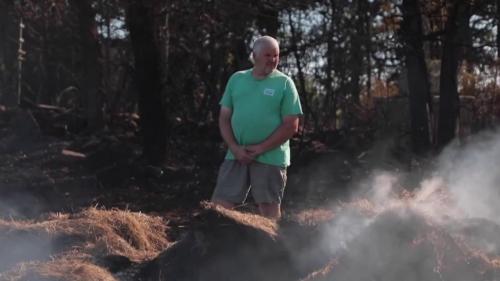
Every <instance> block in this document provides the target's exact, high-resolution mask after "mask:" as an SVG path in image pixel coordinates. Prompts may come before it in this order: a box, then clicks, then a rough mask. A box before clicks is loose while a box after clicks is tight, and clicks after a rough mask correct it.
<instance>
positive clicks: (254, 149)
mask: <svg viewBox="0 0 500 281" xmlns="http://www.w3.org/2000/svg"><path fill="white" fill-rule="evenodd" d="M298 130H299V116H298V115H288V116H285V117H284V118H283V123H281V125H280V126H279V127H278V129H276V131H274V132H273V133H272V134H271V135H270V136H269V137H268V138H267V139H265V140H264V141H263V142H261V143H258V144H254V145H250V146H248V147H247V148H246V149H247V150H248V151H249V152H250V155H251V156H252V157H257V156H258V155H259V154H262V153H264V152H266V151H269V150H271V149H273V148H275V147H278V146H280V145H282V144H283V143H284V142H286V141H287V140H289V139H290V138H292V137H293V135H295V134H296V133H297V131H298Z"/></svg>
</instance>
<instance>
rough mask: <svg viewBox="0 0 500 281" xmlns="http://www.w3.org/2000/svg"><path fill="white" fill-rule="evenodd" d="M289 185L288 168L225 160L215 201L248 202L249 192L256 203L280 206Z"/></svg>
mask: <svg viewBox="0 0 500 281" xmlns="http://www.w3.org/2000/svg"><path fill="white" fill-rule="evenodd" d="M285 185H286V168H284V167H279V166H274V165H267V164H263V163H259V162H252V163H250V164H247V165H244V164H241V163H240V162H238V161H236V160H224V162H223V163H222V165H221V166H220V169H219V175H218V177H217V184H216V186H215V190H214V193H213V195H212V201H213V200H223V201H227V202H231V203H234V204H241V203H243V202H245V199H246V197H247V195H248V192H249V191H251V192H252V197H253V199H254V200H255V202H256V203H258V204H260V203H281V199H282V198H283V192H284V191H285Z"/></svg>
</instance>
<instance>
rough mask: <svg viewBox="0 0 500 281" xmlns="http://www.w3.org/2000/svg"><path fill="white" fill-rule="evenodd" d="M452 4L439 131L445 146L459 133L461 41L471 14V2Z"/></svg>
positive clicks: (446, 31) (440, 98)
mask: <svg viewBox="0 0 500 281" xmlns="http://www.w3.org/2000/svg"><path fill="white" fill-rule="evenodd" d="M450 5H451V6H450V8H449V13H448V19H447V22H446V27H445V28H446V30H445V38H444V43H443V51H442V56H441V74H440V84H439V92H440V93H439V122H438V133H437V142H438V146H439V147H444V146H445V145H447V144H448V143H449V142H450V141H451V140H452V139H453V138H454V137H455V131H456V128H457V127H456V126H457V121H458V117H459V107H460V102H459V96H458V82H457V74H458V62H459V60H460V57H459V56H460V54H459V51H460V44H461V42H462V41H463V38H462V34H461V33H463V30H462V29H463V28H465V27H466V26H467V25H468V22H469V17H470V13H469V11H470V3H469V2H467V1H457V2H453V3H452V4H450Z"/></svg>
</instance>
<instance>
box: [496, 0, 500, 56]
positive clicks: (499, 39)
mask: <svg viewBox="0 0 500 281" xmlns="http://www.w3.org/2000/svg"><path fill="white" fill-rule="evenodd" d="M497 58H500V0H497Z"/></svg>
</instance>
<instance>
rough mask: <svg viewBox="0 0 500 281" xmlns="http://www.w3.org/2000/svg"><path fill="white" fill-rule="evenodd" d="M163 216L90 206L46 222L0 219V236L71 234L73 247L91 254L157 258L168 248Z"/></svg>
mask: <svg viewBox="0 0 500 281" xmlns="http://www.w3.org/2000/svg"><path fill="white" fill-rule="evenodd" d="M165 231H166V226H165V223H164V222H163V220H162V219H161V218H160V217H151V216H148V215H145V214H142V213H134V212H129V211H123V210H99V209H96V208H89V209H86V210H84V211H83V212H81V213H77V214H75V215H64V214H55V215H52V216H50V217H49V218H48V219H47V220H44V221H39V222H35V221H22V222H20V221H5V220H0V238H4V237H7V236H8V235H12V233H16V232H23V233H30V234H33V235H36V236H37V237H42V238H44V239H45V238H46V239H49V241H50V240H51V239H55V238H60V237H64V236H66V237H71V240H72V243H73V244H74V245H71V246H72V250H75V249H77V251H78V252H81V253H86V254H89V255H92V256H100V255H102V256H104V255H121V256H126V257H128V258H129V259H130V260H132V261H143V260H147V259H151V258H153V257H155V256H156V255H157V254H158V253H159V252H161V251H162V250H164V249H165V248H167V246H168V245H169V242H168V240H167V237H166V232H165Z"/></svg>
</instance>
